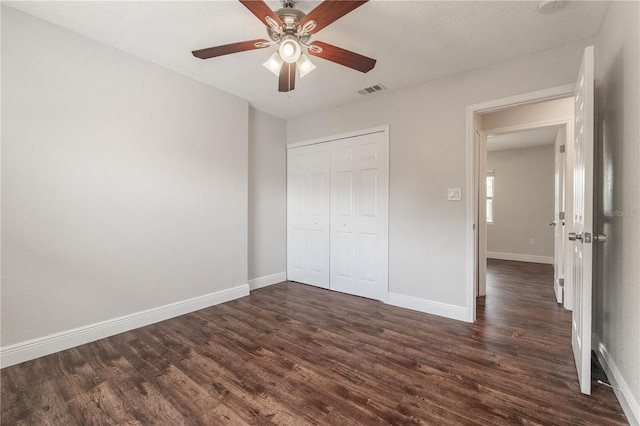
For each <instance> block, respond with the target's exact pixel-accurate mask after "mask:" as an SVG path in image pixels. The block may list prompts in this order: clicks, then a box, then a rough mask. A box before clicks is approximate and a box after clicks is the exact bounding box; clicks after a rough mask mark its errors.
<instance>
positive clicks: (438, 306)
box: [386, 293, 469, 321]
mask: <svg viewBox="0 0 640 426" xmlns="http://www.w3.org/2000/svg"><path fill="white" fill-rule="evenodd" d="M386 303H388V304H389V305H393V306H399V307H401V308H407V309H413V310H414V311H420V312H425V313H427V314H433V315H438V316H441V317H445V318H451V319H455V320H459V321H468V319H469V313H468V312H467V308H464V307H462V306H455V305H449V304H446V303H441V302H434V301H432V300H426V299H419V298H417V297H413V296H405V295H404V294H398V293H389V294H388V295H387V300H386Z"/></svg>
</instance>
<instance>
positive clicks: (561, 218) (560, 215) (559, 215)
mask: <svg viewBox="0 0 640 426" xmlns="http://www.w3.org/2000/svg"><path fill="white" fill-rule="evenodd" d="M558 219H560V220H564V212H560V213H558Z"/></svg>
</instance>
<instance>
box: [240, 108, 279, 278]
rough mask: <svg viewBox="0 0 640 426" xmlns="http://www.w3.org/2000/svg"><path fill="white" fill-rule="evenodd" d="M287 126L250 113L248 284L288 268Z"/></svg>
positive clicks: (252, 111)
mask: <svg viewBox="0 0 640 426" xmlns="http://www.w3.org/2000/svg"><path fill="white" fill-rule="evenodd" d="M286 137H287V125H286V122H285V121H284V120H282V119H280V118H276V117H273V116H271V115H269V114H266V113H264V112H261V111H259V110H256V109H254V108H250V109H249V280H253V279H257V278H262V277H268V276H271V275H274V274H284V273H285V271H286V267H287V240H286V235H287V152H286V151H287V150H286V144H285V142H286Z"/></svg>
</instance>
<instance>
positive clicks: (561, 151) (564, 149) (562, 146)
mask: <svg viewBox="0 0 640 426" xmlns="http://www.w3.org/2000/svg"><path fill="white" fill-rule="evenodd" d="M566 149H567V147H566V145H560V154H562V153H564V152H565V151H566Z"/></svg>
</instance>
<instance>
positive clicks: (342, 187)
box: [287, 127, 389, 300]
mask: <svg viewBox="0 0 640 426" xmlns="http://www.w3.org/2000/svg"><path fill="white" fill-rule="evenodd" d="M388 182H389V130H388V127H382V128H377V129H370V130H366V131H361V132H358V133H355V134H349V135H341V136H337V137H334V138H330V139H328V140H322V141H311V142H307V143H301V144H296V145H294V146H289V148H288V150H287V279H289V280H291V281H297V282H301V283H305V284H311V285H315V286H318V287H322V288H328V289H331V290H335V291H341V292H344V293H349V294H355V295H358V296H363V297H368V298H372V299H377V300H384V299H385V298H386V294H387V291H388V290H387V287H388V204H389V201H388V200H389V183H388Z"/></svg>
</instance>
